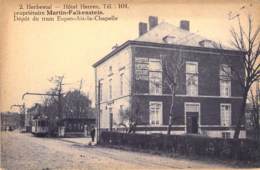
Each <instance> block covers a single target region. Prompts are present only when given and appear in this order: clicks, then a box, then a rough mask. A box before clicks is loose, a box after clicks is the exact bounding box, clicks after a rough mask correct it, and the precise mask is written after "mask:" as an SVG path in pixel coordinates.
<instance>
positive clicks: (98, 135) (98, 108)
mask: <svg viewBox="0 0 260 170" xmlns="http://www.w3.org/2000/svg"><path fill="white" fill-rule="evenodd" d="M97 92H98V95H97V112H98V114H97V142H99V139H100V80H99V81H98V87H97Z"/></svg>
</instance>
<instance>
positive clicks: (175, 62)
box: [161, 50, 192, 135]
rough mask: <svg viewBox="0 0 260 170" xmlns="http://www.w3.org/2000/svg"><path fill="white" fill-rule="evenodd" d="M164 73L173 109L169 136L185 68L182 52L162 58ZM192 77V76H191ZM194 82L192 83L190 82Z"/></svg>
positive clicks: (170, 117)
mask: <svg viewBox="0 0 260 170" xmlns="http://www.w3.org/2000/svg"><path fill="white" fill-rule="evenodd" d="M161 65H162V72H163V75H164V77H165V79H164V82H163V84H166V85H167V86H168V87H169V89H170V91H171V107H170V113H169V122H168V129H167V134H168V135H170V134H171V128H172V125H173V120H174V107H175V98H176V97H175V96H176V90H177V88H178V86H180V85H181V84H180V83H181V82H182V81H181V77H182V72H183V70H184V69H183V68H184V66H185V59H184V56H183V53H182V51H181V50H179V51H177V52H176V53H174V54H173V55H171V56H166V55H165V56H161ZM191 77H192V76H191ZM190 82H192V81H190Z"/></svg>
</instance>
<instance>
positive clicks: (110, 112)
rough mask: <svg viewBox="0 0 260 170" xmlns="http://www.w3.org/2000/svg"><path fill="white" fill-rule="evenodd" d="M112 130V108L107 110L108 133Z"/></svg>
mask: <svg viewBox="0 0 260 170" xmlns="http://www.w3.org/2000/svg"><path fill="white" fill-rule="evenodd" d="M112 128H113V112H112V108H109V131H112Z"/></svg>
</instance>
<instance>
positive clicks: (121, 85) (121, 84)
mask: <svg viewBox="0 0 260 170" xmlns="http://www.w3.org/2000/svg"><path fill="white" fill-rule="evenodd" d="M123 94H124V73H122V74H120V95H121V96H122V95H123Z"/></svg>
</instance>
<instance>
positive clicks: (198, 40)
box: [135, 22, 233, 50]
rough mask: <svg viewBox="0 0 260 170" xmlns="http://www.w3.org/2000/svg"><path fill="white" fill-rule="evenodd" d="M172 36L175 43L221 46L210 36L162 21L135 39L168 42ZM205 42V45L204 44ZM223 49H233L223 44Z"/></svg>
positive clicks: (172, 41)
mask: <svg viewBox="0 0 260 170" xmlns="http://www.w3.org/2000/svg"><path fill="white" fill-rule="evenodd" d="M167 37H168V38H170V41H171V42H170V43H171V44H175V45H185V46H195V47H208V48H220V45H219V43H216V42H214V41H212V40H209V39H208V38H205V37H203V36H201V35H198V34H196V33H192V32H190V31H187V30H184V29H181V28H179V27H176V26H174V25H171V24H169V23H167V22H161V23H159V24H158V25H157V26H156V27H154V28H153V29H151V30H149V31H147V32H146V33H145V34H143V35H141V36H140V37H138V38H137V39H135V41H145V42H155V43H167V42H166V41H167V40H166V39H167ZM203 44H204V45H203ZM221 48H223V49H229V50H233V49H232V48H229V47H225V46H221Z"/></svg>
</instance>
